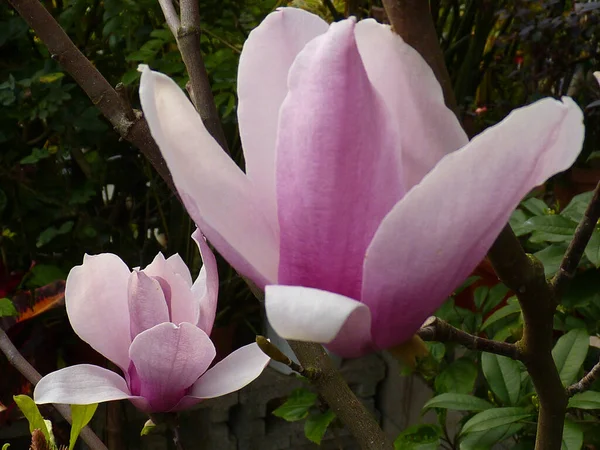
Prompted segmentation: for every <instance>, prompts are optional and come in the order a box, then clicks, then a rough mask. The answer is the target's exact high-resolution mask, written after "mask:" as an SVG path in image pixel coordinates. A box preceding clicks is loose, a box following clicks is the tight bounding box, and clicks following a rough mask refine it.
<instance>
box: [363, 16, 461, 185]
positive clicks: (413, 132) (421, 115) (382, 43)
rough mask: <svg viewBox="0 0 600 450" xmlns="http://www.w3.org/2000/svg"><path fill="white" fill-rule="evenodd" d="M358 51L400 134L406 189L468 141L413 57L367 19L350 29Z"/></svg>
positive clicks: (391, 35)
mask: <svg viewBox="0 0 600 450" xmlns="http://www.w3.org/2000/svg"><path fill="white" fill-rule="evenodd" d="M355 34H356V43H357V45H358V51H359V52H360V56H361V58H362V61H363V63H364V65H365V68H366V70H367V74H368V75H369V80H370V81H371V83H373V86H374V87H375V90H376V91H377V92H378V93H379V94H380V95H381V98H382V99H383V101H384V102H385V104H386V106H387V107H388V110H389V111H390V113H391V114H392V117H393V121H394V123H395V124H396V125H397V126H398V127H399V128H400V142H401V147H402V169H403V175H404V181H405V187H406V189H407V190H408V189H410V188H411V187H412V186H413V185H415V184H417V183H418V182H419V181H421V179H422V178H423V177H424V176H425V174H427V173H428V172H429V171H430V170H431V169H432V168H433V166H435V164H437V162H438V161H439V160H440V159H441V158H442V157H443V156H445V155H446V154H448V153H450V152H452V151H454V150H458V149H459V148H461V147H462V146H464V145H465V144H466V143H467V142H468V141H469V140H468V138H467V135H466V134H465V132H464V131H463V129H462V127H461V126H460V123H459V122H458V119H457V118H456V116H455V115H454V113H453V112H452V111H450V110H449V109H448V108H447V107H446V105H445V103H444V96H443V93H442V88H441V87H440V84H439V83H438V82H437V80H436V78H435V75H434V74H433V71H432V70H431V68H430V67H429V65H428V64H427V63H426V62H425V60H424V59H423V58H422V57H421V55H419V53H418V52H417V51H416V50H414V49H413V48H412V47H410V46H409V45H408V44H406V43H405V42H404V41H403V40H402V38H401V37H400V36H398V35H397V34H396V33H394V32H392V30H391V28H390V27H389V26H388V25H381V24H379V23H377V22H375V21H374V20H373V19H367V20H362V21H360V22H359V23H358V24H357V25H356V30H355Z"/></svg>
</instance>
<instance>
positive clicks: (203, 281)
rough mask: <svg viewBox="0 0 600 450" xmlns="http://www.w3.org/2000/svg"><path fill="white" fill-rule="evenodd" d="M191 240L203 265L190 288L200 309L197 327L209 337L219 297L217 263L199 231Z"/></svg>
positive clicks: (197, 230)
mask: <svg viewBox="0 0 600 450" xmlns="http://www.w3.org/2000/svg"><path fill="white" fill-rule="evenodd" d="M192 238H193V239H194V241H196V244H198V248H199V249H200V257H201V258H202V261H203V263H204V264H203V265H202V268H201V269H200V273H199V274H198V278H196V281H195V282H194V285H193V286H192V294H193V295H194V298H195V299H197V301H198V303H199V307H200V315H199V319H198V327H200V328H201V329H202V330H204V332H205V333H206V334H208V335H209V336H210V333H211V331H212V327H213V324H214V323H215V315H216V312H217V297H218V295H219V273H218V271H217V261H216V260H215V255H213V252H212V251H211V250H210V247H209V246H208V244H207V243H206V240H205V239H204V236H202V232H201V231H200V230H199V229H196V231H195V232H194V234H192Z"/></svg>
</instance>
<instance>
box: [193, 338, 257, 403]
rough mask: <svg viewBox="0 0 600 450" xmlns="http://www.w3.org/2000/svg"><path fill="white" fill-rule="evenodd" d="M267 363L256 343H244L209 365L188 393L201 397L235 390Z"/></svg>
mask: <svg viewBox="0 0 600 450" xmlns="http://www.w3.org/2000/svg"><path fill="white" fill-rule="evenodd" d="M267 364H269V357H268V356H267V355H265V354H264V353H263V352H262V350H261V349H260V348H259V347H258V345H256V344H249V345H246V346H244V347H241V348H239V349H237V350H236V351H234V352H233V353H231V354H230V355H229V356H227V358H225V359H224V360H222V361H220V362H219V363H217V364H215V366H214V367H211V368H210V369H209V370H208V371H207V372H206V373H205V374H204V375H202V377H200V379H199V380H198V381H196V383H194V385H193V386H192V389H191V390H190V392H189V395H190V396H192V397H196V398H201V399H203V398H213V397H220V396H221V395H225V394H229V393H230V392H234V391H237V390H238V389H241V388H243V387H244V386H246V385H247V384H248V383H250V382H252V381H254V380H255V379H256V378H258V376H259V375H260V374H261V373H262V371H263V370H264V368H265V367H266V366H267Z"/></svg>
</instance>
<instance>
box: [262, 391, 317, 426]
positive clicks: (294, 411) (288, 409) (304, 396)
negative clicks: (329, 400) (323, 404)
mask: <svg viewBox="0 0 600 450" xmlns="http://www.w3.org/2000/svg"><path fill="white" fill-rule="evenodd" d="M317 398H318V396H317V394H315V393H314V392H310V391H307V390H306V389H296V390H294V391H292V393H291V394H290V396H289V397H288V399H287V400H286V402H285V403H284V404H283V405H281V406H280V407H279V408H277V409H276V410H275V411H273V415H275V416H277V417H281V418H282V419H285V420H287V421H288V422H295V421H297V420H302V419H304V418H306V417H307V416H308V412H309V410H310V408H311V407H312V406H313V405H314V404H315V402H316V401H317Z"/></svg>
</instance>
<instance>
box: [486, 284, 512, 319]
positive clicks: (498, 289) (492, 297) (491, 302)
mask: <svg viewBox="0 0 600 450" xmlns="http://www.w3.org/2000/svg"><path fill="white" fill-rule="evenodd" d="M508 291H509V289H508V288H507V287H506V286H505V285H504V284H503V283H498V284H497V285H495V286H494V287H492V288H491V289H490V293H489V294H488V297H487V300H486V301H485V303H484V305H483V311H482V312H483V314H487V313H488V312H490V311H491V310H492V309H494V308H495V307H496V306H498V305H499V304H500V302H502V300H504V297H506V294H507V293H508Z"/></svg>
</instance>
